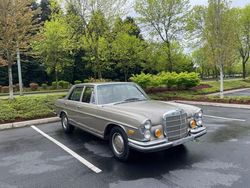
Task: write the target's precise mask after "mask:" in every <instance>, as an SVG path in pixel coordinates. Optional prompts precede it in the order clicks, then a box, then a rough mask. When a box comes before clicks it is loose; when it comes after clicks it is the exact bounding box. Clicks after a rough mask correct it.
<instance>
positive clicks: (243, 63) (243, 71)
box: [242, 60, 246, 80]
mask: <svg viewBox="0 0 250 188" xmlns="http://www.w3.org/2000/svg"><path fill="white" fill-rule="evenodd" d="M242 77H243V79H244V80H245V79H246V62H245V61H244V60H243V61H242Z"/></svg>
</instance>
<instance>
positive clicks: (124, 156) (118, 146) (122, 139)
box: [109, 127, 130, 161]
mask: <svg viewBox="0 0 250 188" xmlns="http://www.w3.org/2000/svg"><path fill="white" fill-rule="evenodd" d="M109 144H110V148H111V150H112V152H113V154H114V156H115V158H116V159H118V160H121V161H127V160H128V158H129V153H130V149H129V146H128V138H127V135H126V133H125V132H124V131H123V129H122V128H120V127H114V128H112V130H111V132H110V137H109Z"/></svg>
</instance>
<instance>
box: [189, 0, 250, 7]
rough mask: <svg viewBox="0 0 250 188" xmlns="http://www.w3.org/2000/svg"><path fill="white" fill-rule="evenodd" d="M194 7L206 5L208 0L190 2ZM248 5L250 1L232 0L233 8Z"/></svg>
mask: <svg viewBox="0 0 250 188" xmlns="http://www.w3.org/2000/svg"><path fill="white" fill-rule="evenodd" d="M190 3H191V4H192V5H206V4H207V0H190ZM246 4H250V0H232V6H233V7H243V6H245V5H246Z"/></svg>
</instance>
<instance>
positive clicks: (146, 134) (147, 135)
mask: <svg viewBox="0 0 250 188" xmlns="http://www.w3.org/2000/svg"><path fill="white" fill-rule="evenodd" d="M144 137H145V138H146V139H150V137H151V133H150V131H149V130H147V131H145V133H144Z"/></svg>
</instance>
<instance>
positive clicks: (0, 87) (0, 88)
mask: <svg viewBox="0 0 250 188" xmlns="http://www.w3.org/2000/svg"><path fill="white" fill-rule="evenodd" d="M2 87H3V86H1V85H0V93H1V92H2Z"/></svg>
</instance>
